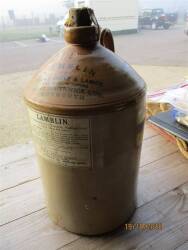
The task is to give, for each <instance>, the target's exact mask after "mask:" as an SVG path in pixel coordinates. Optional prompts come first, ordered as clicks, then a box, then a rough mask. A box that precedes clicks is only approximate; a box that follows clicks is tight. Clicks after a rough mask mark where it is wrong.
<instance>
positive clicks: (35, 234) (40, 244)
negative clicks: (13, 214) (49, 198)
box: [0, 209, 79, 250]
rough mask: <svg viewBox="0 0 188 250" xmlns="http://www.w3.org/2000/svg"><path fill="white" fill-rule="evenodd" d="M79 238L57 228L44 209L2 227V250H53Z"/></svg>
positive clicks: (0, 244) (0, 236)
mask: <svg viewBox="0 0 188 250" xmlns="http://www.w3.org/2000/svg"><path fill="white" fill-rule="evenodd" d="M78 237H79V236H77V235H75V234H71V233H69V232H67V231H65V230H62V229H61V228H59V227H57V226H55V225H54V224H53V223H52V222H51V221H50V219H49V218H48V215H47V211H46V209H43V210H41V211H38V212H37V213H33V214H31V215H29V216H26V217H23V218H22V219H20V220H16V221H13V222H12V223H9V224H6V225H4V226H2V227H0V249H2V250H26V249H28V250H29V249H37V250H53V249H57V248H59V247H60V246H62V245H66V244H68V243H70V242H71V241H74V240H76V239H78Z"/></svg>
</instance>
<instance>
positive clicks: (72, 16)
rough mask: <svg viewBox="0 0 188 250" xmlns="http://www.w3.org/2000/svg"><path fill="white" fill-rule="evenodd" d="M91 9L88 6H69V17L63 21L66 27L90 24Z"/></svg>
mask: <svg viewBox="0 0 188 250" xmlns="http://www.w3.org/2000/svg"><path fill="white" fill-rule="evenodd" d="M92 13H93V10H92V9H90V8H71V9H70V10H69V17H68V19H67V20H66V22H65V26H67V27H79V26H91V24H92V20H91V14H92Z"/></svg>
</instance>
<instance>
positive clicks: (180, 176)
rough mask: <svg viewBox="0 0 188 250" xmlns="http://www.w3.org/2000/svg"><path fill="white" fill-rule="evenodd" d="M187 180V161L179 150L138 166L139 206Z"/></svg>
mask: <svg viewBox="0 0 188 250" xmlns="http://www.w3.org/2000/svg"><path fill="white" fill-rule="evenodd" d="M187 180H188V161H187V159H185V158H184V157H183V156H182V155H181V154H180V153H179V152H176V153H174V154H171V155H169V156H167V157H163V158H162V159H160V160H158V161H156V162H153V163H151V164H149V165H147V166H145V167H143V168H140V173H139V179H138V203H139V206H140V205H142V204H144V203H146V202H149V201H151V200H153V199H155V198H156V197H158V196H160V195H162V194H164V193H166V192H168V191H170V190H172V189H174V188H176V187H178V186H180V185H182V184H183V183H185V182H186V181H187Z"/></svg>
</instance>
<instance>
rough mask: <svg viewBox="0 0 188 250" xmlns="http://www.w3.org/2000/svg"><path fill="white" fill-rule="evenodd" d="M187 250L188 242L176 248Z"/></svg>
mask: <svg viewBox="0 0 188 250" xmlns="http://www.w3.org/2000/svg"><path fill="white" fill-rule="evenodd" d="M187 249H188V242H185V243H184V244H182V245H181V246H179V247H178V248H176V250H187Z"/></svg>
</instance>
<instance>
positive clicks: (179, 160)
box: [0, 126, 188, 250]
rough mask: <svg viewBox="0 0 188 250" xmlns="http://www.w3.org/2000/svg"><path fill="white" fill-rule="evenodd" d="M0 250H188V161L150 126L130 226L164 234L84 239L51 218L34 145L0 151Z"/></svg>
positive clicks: (138, 232) (124, 233)
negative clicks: (155, 227) (149, 225)
mask: <svg viewBox="0 0 188 250" xmlns="http://www.w3.org/2000/svg"><path fill="white" fill-rule="evenodd" d="M0 191H1V192H0V249H1V250H6V249H9V250H10V249H11V250H22V249H23V250H57V249H58V250H59V249H67V250H68V249H69V250H70V249H71V250H94V249H102V250H109V249H113V250H114V249H118V250H120V249H122V250H125V249H143V250H146V249H156V250H163V249H164V250H168V249H173V250H174V249H177V250H185V249H186V250H187V249H188V161H187V160H186V159H184V158H183V156H181V154H180V153H179V152H178V150H177V148H176V146H175V145H173V144H171V143H170V142H168V141H167V140H166V139H164V138H163V137H161V136H160V135H158V134H157V133H156V132H155V131H153V130H152V129H150V128H149V127H147V126H146V129H145V136H144V143H143V150H142V158H141V167H140V173H139V183H138V208H137V211H136V213H135V215H134V216H133V218H132V220H131V223H163V230H146V231H144V230H140V229H137V230H132V231H126V230H125V229H122V230H118V231H116V232H114V233H111V234H108V235H105V236H101V237H82V236H79V235H76V234H72V233H69V232H67V231H66V230H62V229H60V228H59V227H57V226H55V225H54V224H53V223H52V222H51V221H50V219H49V218H48V215H47V210H46V208H45V203H44V197H43V192H42V187H41V180H40V176H39V171H38V168H37V165H36V162H35V157H34V149H33V146H32V144H26V145H17V146H12V147H9V148H5V149H1V150H0Z"/></svg>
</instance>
